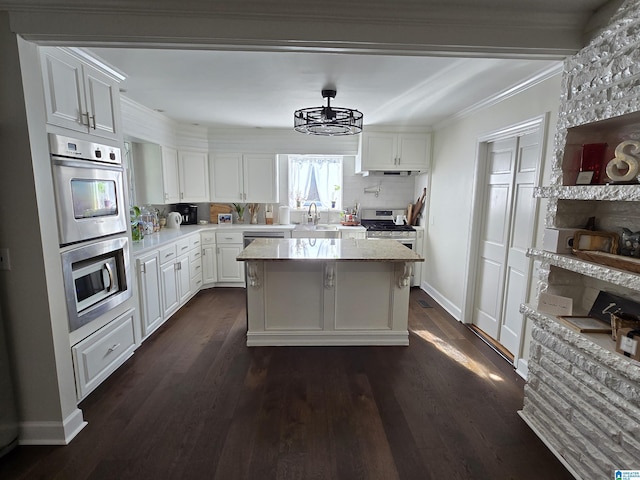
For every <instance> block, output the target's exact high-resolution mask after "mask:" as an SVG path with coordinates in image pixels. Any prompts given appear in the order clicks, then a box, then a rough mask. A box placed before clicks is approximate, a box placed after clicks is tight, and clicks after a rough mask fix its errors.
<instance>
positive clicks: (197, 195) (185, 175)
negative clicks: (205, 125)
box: [178, 151, 209, 203]
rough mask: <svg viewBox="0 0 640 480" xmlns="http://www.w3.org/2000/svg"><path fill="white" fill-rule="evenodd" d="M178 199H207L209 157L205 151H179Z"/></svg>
mask: <svg viewBox="0 0 640 480" xmlns="http://www.w3.org/2000/svg"><path fill="white" fill-rule="evenodd" d="M178 156H179V159H180V161H179V168H180V175H179V178H180V201H181V202H201V203H202V202H208V201H209V159H208V156H207V153H206V152H187V151H185V152H179V154H178Z"/></svg>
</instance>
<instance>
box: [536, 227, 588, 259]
mask: <svg viewBox="0 0 640 480" xmlns="http://www.w3.org/2000/svg"><path fill="white" fill-rule="evenodd" d="M578 230H580V229H579V228H545V229H544V236H543V237H542V248H543V249H544V250H546V251H547V252H554V253H571V245H569V240H572V239H573V235H574V234H575V233H576V232H577V231H578Z"/></svg>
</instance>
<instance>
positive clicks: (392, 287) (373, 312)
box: [237, 238, 424, 346]
mask: <svg viewBox="0 0 640 480" xmlns="http://www.w3.org/2000/svg"><path fill="white" fill-rule="evenodd" d="M237 260H239V261H244V262H246V272H247V317H248V328H247V345H248V346H284V345H408V344H409V332H408V330H407V320H408V316H409V289H410V284H411V271H412V267H413V264H414V263H415V262H422V261H424V259H423V258H422V257H420V256H419V255H417V254H416V253H415V252H413V251H412V250H411V249H409V248H407V247H405V246H404V245H402V244H400V243H399V242H397V241H395V240H386V239H344V240H341V239H319V238H318V239H309V238H307V239H303V238H298V239H284V240H282V239H258V240H255V241H253V242H252V243H251V244H250V245H249V246H247V248H245V249H244V250H243V251H242V252H241V253H240V255H238V257H237Z"/></svg>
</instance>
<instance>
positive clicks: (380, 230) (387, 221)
mask: <svg viewBox="0 0 640 480" xmlns="http://www.w3.org/2000/svg"><path fill="white" fill-rule="evenodd" d="M406 213H407V212H406V211H405V210H403V209H378V210H369V209H363V210H362V212H361V220H360V223H361V224H362V226H363V227H365V228H366V229H367V238H390V239H393V240H398V241H399V242H401V243H402V244H403V245H405V246H406V247H408V248H410V249H412V250H415V248H416V237H417V233H416V230H415V228H413V227H412V226H411V225H406V224H403V225H396V224H395V222H394V220H395V219H396V217H397V216H398V215H400V216H404V215H406Z"/></svg>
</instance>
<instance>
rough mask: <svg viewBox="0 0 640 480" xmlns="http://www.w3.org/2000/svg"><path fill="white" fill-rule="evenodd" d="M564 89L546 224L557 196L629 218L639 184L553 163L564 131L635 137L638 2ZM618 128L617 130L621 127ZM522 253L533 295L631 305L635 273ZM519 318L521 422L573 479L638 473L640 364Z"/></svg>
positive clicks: (580, 60)
mask: <svg viewBox="0 0 640 480" xmlns="http://www.w3.org/2000/svg"><path fill="white" fill-rule="evenodd" d="M563 92H564V93H563V94H562V97H561V107H560V115H559V120H558V126H557V130H556V135H555V153H554V159H553V173H552V176H551V184H550V185H549V186H545V187H543V188H541V189H537V191H536V195H537V196H538V197H547V198H549V201H548V210H547V217H546V223H547V226H550V227H552V226H559V227H562V226H567V225H564V223H565V222H567V221H568V220H569V219H570V215H571V213H572V212H563V211H562V209H561V208H559V200H561V201H562V200H566V199H569V200H576V201H578V202H577V203H581V202H584V203H583V204H582V205H577V204H573V205H570V206H569V207H567V208H569V209H571V208H574V209H575V211H574V212H573V213H574V214H575V215H576V216H577V217H579V216H580V215H583V214H584V212H582V211H581V208H582V207H583V206H585V205H588V206H589V207H590V208H591V207H594V204H593V203H592V202H594V201H595V202H609V203H608V204H607V205H606V206H605V208H604V210H603V211H605V212H606V211H607V209H609V210H610V209H620V210H621V211H622V215H623V216H624V215H626V216H627V217H629V218H630V219H631V218H633V219H634V221H635V216H636V215H635V213H629V212H628V211H627V210H629V209H631V210H634V209H635V207H637V206H638V203H636V202H638V200H640V186H637V185H619V186H614V185H608V186H602V187H585V186H574V187H567V186H564V187H563V169H562V163H563V159H564V156H565V152H564V148H565V144H566V142H567V133H568V130H569V129H570V128H572V127H577V126H581V125H586V124H590V123H593V122H598V121H602V120H607V119H613V118H615V117H621V116H624V115H631V116H633V118H634V120H633V123H635V124H636V126H635V127H634V128H633V129H629V131H623V132H622V133H623V134H624V136H625V138H627V139H634V140H640V129H638V128H637V125H638V124H640V121H639V119H640V116H639V115H638V114H637V113H636V112H640V0H628V1H627V2H625V3H624V4H623V5H622V7H621V8H620V9H619V11H618V12H617V13H616V15H615V16H614V17H613V18H612V20H611V23H610V25H609V26H608V27H607V28H606V29H604V30H603V31H602V32H601V33H600V34H599V35H598V36H597V37H596V38H595V39H594V40H593V41H592V42H591V43H590V44H589V46H587V47H586V48H584V49H583V50H581V51H580V52H579V53H578V54H576V55H575V56H573V57H571V58H569V59H568V60H567V61H566V62H565V71H564V75H563ZM620 125H621V129H622V130H624V121H623V122H621V123H620ZM634 130H635V131H634ZM616 202H618V203H616ZM622 204H624V205H622ZM563 205H569V204H566V203H565V204H563ZM596 208H597V206H596ZM625 212H626V213H625ZM591 215H593V213H591ZM577 217H576V218H577ZM530 256H532V257H534V258H537V259H539V260H540V261H541V267H540V269H539V275H540V281H539V285H538V287H539V288H538V291H547V290H549V291H551V292H558V291H560V292H562V293H565V292H567V293H568V292H571V291H572V290H576V289H584V285H582V284H581V283H580V282H579V281H578V282H572V281H571V280H572V278H578V279H579V278H581V277H579V276H584V277H582V278H588V279H596V280H597V281H600V282H605V284H606V283H607V282H611V285H612V286H613V290H614V291H615V288H624V289H626V290H627V291H628V292H630V293H631V294H632V295H631V296H633V297H639V298H640V276H639V275H635V274H631V273H625V272H620V271H615V270H611V269H608V268H607V267H602V266H596V265H592V264H588V263H585V262H581V261H578V260H577V259H573V258H570V257H563V256H560V255H556V254H548V252H542V251H536V250H531V251H530ZM552 267H554V268H555V269H556V270H555V272H556V273H554V268H552ZM558 269H560V270H558ZM567 272H569V273H567ZM572 275H573V276H574V277H572ZM571 283H574V284H571ZM570 296H574V298H576V297H577V296H578V295H570ZM583 306H584V305H583ZM521 312H522V313H523V314H525V315H526V316H527V318H528V319H529V320H530V321H532V323H533V327H532V343H531V350H530V352H531V354H530V358H529V362H528V368H529V372H528V383H527V385H526V387H525V400H524V407H523V409H522V411H521V412H520V414H521V416H522V418H523V419H524V420H525V421H526V422H527V423H528V424H529V425H530V426H531V428H532V429H533V430H534V431H535V432H536V433H537V434H538V436H540V438H541V439H542V440H543V441H544V442H545V443H546V444H547V446H549V448H550V449H551V450H552V451H553V452H554V453H555V454H556V455H557V456H558V457H559V458H560V459H561V460H562V461H563V462H564V463H565V465H567V466H568V468H569V469H570V471H571V472H572V473H573V474H574V475H575V476H576V478H581V479H584V480H594V479H609V478H611V479H612V478H614V477H613V474H614V471H615V470H616V469H623V470H624V469H631V470H637V469H640V363H639V362H635V361H632V360H629V359H628V358H625V357H623V356H621V355H620V354H617V353H615V352H613V351H611V350H612V349H611V347H609V348H604V347H603V346H602V345H599V344H598V343H597V342H596V341H594V339H593V338H589V336H587V335H583V334H580V333H577V332H574V331H573V330H571V329H569V328H567V327H565V326H563V325H562V324H560V323H558V321H556V320H555V319H554V318H551V317H549V316H546V315H544V314H541V313H539V312H537V311H536V310H535V309H534V308H532V307H531V306H527V305H523V306H522V307H521Z"/></svg>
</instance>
